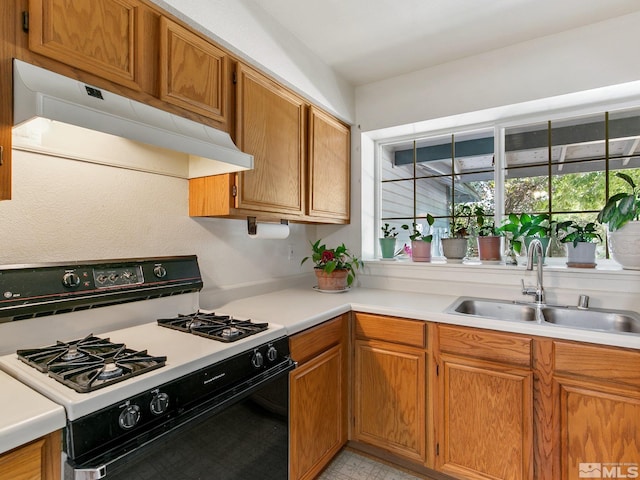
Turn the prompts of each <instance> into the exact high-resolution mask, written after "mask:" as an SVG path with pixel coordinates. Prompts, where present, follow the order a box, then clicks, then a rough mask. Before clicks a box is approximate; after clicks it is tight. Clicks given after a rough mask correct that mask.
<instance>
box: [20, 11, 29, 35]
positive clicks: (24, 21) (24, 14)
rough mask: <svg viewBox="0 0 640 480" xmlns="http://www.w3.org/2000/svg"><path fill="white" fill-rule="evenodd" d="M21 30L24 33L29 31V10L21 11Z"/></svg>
mask: <svg viewBox="0 0 640 480" xmlns="http://www.w3.org/2000/svg"><path fill="white" fill-rule="evenodd" d="M22 31H23V32H25V33H28V32H29V12H27V11H24V12H22Z"/></svg>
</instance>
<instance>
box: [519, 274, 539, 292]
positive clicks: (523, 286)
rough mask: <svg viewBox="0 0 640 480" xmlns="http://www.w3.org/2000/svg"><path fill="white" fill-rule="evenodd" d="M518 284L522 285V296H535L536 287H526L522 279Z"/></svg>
mask: <svg viewBox="0 0 640 480" xmlns="http://www.w3.org/2000/svg"><path fill="white" fill-rule="evenodd" d="M520 283H522V295H535V294H536V293H537V291H538V289H537V288H536V287H527V286H526V285H525V284H524V278H521V279H520Z"/></svg>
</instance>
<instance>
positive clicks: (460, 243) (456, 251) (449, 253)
mask: <svg viewBox="0 0 640 480" xmlns="http://www.w3.org/2000/svg"><path fill="white" fill-rule="evenodd" d="M468 246H469V242H468V240H467V239H466V238H443V239H442V253H443V254H444V256H445V257H447V259H448V260H462V259H463V258H464V257H465V256H466V255H467V248H468Z"/></svg>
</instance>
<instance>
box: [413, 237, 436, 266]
mask: <svg viewBox="0 0 640 480" xmlns="http://www.w3.org/2000/svg"><path fill="white" fill-rule="evenodd" d="M411 260H413V261H414V262H430V261H431V242H425V241H424V240H411Z"/></svg>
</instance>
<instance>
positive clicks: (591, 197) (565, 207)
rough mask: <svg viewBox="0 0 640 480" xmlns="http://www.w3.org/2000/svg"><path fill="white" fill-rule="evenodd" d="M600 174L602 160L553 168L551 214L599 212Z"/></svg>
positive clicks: (602, 185)
mask: <svg viewBox="0 0 640 480" xmlns="http://www.w3.org/2000/svg"><path fill="white" fill-rule="evenodd" d="M604 170H605V162H604V160H598V161H591V162H581V163H569V164H556V165H554V166H553V168H552V177H551V178H552V180H551V193H552V195H553V197H552V211H553V212H575V211H581V210H592V211H593V210H600V209H601V208H602V207H603V206H604V203H605V171H604Z"/></svg>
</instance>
